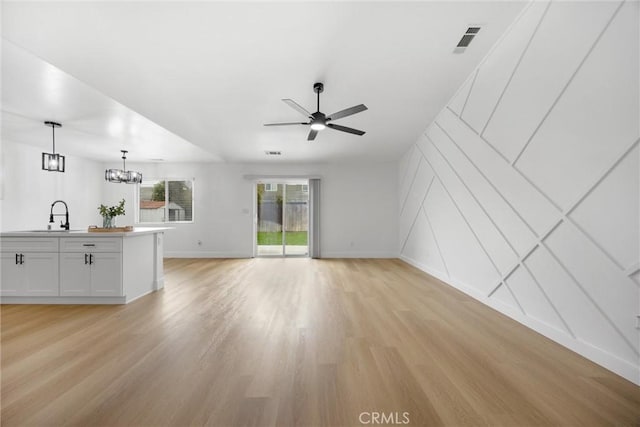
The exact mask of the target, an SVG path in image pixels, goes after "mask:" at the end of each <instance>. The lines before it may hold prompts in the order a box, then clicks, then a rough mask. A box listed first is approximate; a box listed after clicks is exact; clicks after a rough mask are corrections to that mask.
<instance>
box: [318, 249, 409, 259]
mask: <svg viewBox="0 0 640 427" xmlns="http://www.w3.org/2000/svg"><path fill="white" fill-rule="evenodd" d="M320 258H398V254H397V253H395V252H355V251H354V252H322V253H321V254H320Z"/></svg>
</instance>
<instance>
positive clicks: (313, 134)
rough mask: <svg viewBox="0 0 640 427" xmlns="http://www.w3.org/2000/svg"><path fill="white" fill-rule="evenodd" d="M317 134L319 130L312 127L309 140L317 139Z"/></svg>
mask: <svg viewBox="0 0 640 427" xmlns="http://www.w3.org/2000/svg"><path fill="white" fill-rule="evenodd" d="M317 134H318V131H317V130H313V129H311V131H309V136H308V137H307V141H313V140H314V139H316V135H317Z"/></svg>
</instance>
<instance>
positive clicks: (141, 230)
mask: <svg viewBox="0 0 640 427" xmlns="http://www.w3.org/2000/svg"><path fill="white" fill-rule="evenodd" d="M167 230H173V227H135V228H134V229H133V231H124V232H123V231H120V232H113V233H96V232H90V231H87V229H83V230H69V231H66V230H59V231H58V230H51V231H49V230H19V231H3V232H1V233H0V237H91V238H93V237H134V236H140V235H143V234H154V233H162V232H164V231H167Z"/></svg>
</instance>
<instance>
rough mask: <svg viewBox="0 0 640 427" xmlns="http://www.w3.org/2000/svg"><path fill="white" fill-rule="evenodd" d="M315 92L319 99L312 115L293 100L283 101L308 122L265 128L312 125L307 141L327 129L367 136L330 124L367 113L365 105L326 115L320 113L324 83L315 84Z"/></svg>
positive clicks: (275, 124) (276, 124)
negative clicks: (333, 121) (363, 112)
mask: <svg viewBox="0 0 640 427" xmlns="http://www.w3.org/2000/svg"><path fill="white" fill-rule="evenodd" d="M313 91H314V92H315V93H316V94H317V99H318V103H317V110H316V112H315V113H310V112H309V111H307V110H306V109H305V108H304V107H302V106H300V104H298V103H296V102H295V101H294V100H292V99H283V100H282V101H283V102H284V103H285V104H287V105H288V106H289V107H291V108H293V109H294V110H296V111H297V112H299V113H301V114H304V115H305V116H307V118H308V119H309V121H308V122H289V123H266V124H265V126H290V125H306V126H309V125H310V126H311V131H309V135H308V136H307V141H313V140H314V139H315V138H316V135H318V132H320V131H321V130H323V129H325V128H327V127H328V128H330V129H333V130H338V131H340V132H347V133H351V134H354V135H359V136H362V135H364V134H365V132H364V131H362V130H358V129H354V128H350V127H346V126H340V125H336V124H333V123H329V122H330V121H332V120H337V119H341V118H343V117H347V116H351V115H353V114H357V113H360V112H362V111H365V110H366V109H367V107H366V106H365V105H364V104H360V105H356V106H354V107H351V108H346V109H344V110H340V111H338V112H336V113H333V114H329V115H326V114H324V113H322V112H321V111H320V93H322V92H323V91H324V85H323V84H322V83H314V85H313Z"/></svg>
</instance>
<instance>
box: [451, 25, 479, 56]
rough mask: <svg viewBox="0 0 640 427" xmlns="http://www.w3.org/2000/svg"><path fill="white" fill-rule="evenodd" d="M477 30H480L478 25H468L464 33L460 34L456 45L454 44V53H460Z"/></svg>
mask: <svg viewBox="0 0 640 427" xmlns="http://www.w3.org/2000/svg"><path fill="white" fill-rule="evenodd" d="M479 32H480V27H469V28H467V31H466V32H465V34H464V35H463V36H462V38H461V39H460V41H459V42H458V45H457V46H456V48H455V49H454V50H453V51H454V53H462V52H464V49H465V48H466V47H467V46H469V44H470V43H471V40H473V38H474V37H475V36H476V35H477V34H478V33H479Z"/></svg>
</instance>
